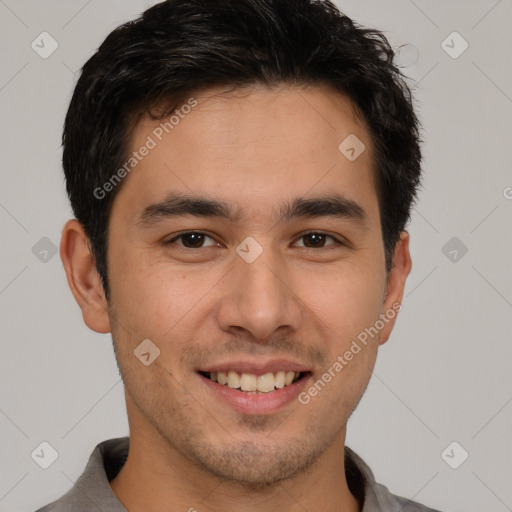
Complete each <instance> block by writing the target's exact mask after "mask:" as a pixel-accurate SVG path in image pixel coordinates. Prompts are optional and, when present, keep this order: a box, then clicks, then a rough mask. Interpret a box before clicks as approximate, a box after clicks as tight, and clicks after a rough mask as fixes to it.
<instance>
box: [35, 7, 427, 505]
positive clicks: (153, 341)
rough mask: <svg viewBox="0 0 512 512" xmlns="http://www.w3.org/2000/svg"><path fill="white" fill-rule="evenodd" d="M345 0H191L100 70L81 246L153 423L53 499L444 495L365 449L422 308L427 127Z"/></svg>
mask: <svg viewBox="0 0 512 512" xmlns="http://www.w3.org/2000/svg"><path fill="white" fill-rule="evenodd" d="M393 57H394V54H393V51H392V50H391V48H390V47H389V44H388V42H387V40H386V39H385V37H384V36H383V35H382V34H381V33H379V32H377V31H373V30H367V29H362V28H360V27H358V26H357V25H355V24H354V23H353V22H352V21H351V20H350V19H349V18H347V17H346V16H344V15H342V14H341V13H340V12H339V11H338V10H337V9H336V7H335V6H334V5H333V4H331V3H329V2H327V1H323V2H319V1H315V2H313V1H311V0H224V1H216V2H196V1H194V0H171V1H167V2H162V3H160V4H157V5H156V6H154V7H152V8H151V9H149V10H147V11H146V12H145V13H144V14H143V15H142V16H141V18H139V19H137V20H135V21H133V22H129V23H127V24H125V25H123V26H121V27H118V28H117V29H116V30H114V31H113V32H112V33H111V34H110V35H109V36H108V37H107V38H106V40H105V41H104V42H103V44H102V45H101V46H100V48H99V50H98V51H97V53H96V54H95V55H94V56H93V57H92V58H91V59H90V60H89V61H88V62H87V63H86V64H85V66H84V68H83V70H82V74H81V77H80V79H79V81H78V83H77V86H76V89H75V92H74V95H73V98H72V100H71V104H70V107H69V111H68V114H67V117H66V122H65V127H64V135H63V146H64V156H63V165H64V171H65V175H66V183H67V191H68V194H69V197H70V200H71V204H72V206H73V209H74V213H75V216H76V219H73V220H70V221H69V222H68V223H67V224H66V225H65V227H64V229H63V232H62V240H61V258H62V261H63V264H64V267H65V270H66V274H67V279H68V283H69V286H70V288H71V291H72V293H73V295H74V297H75V299H76V300H77V302H78V304H79V306H80V308H81V310H82V313H83V318H84V322H85V323H86V324H87V326H88V327H89V328H91V329H92V330H94V331H96V332H99V333H108V332H111V333H112V338H113V343H114V349H115V353H116V359H117V363H118V366H119V370H120V373H121V375H122V378H123V382H124V385H125V393H126V407H127V413H128V420H129V426H130V437H129V439H128V438H119V439H113V440H108V441H105V442H103V443H101V444H99V445H98V446H97V447H96V448H95V450H94V451H93V453H92V455H91V458H90V460H89V463H88V465H87V467H86V469H85V471H84V473H83V474H82V476H81V477H80V478H79V479H78V481H77V482H76V484H75V485H74V486H73V488H72V489H70V491H69V492H68V493H67V494H66V495H65V496H63V497H62V498H60V499H59V500H57V501H55V502H54V503H52V504H50V505H47V506H46V507H43V508H42V509H40V510H41V511H45V512H46V511H64V510H66V511H76V512H78V511H80V512H81V511H86V510H87V511H90V510H104V511H107V510H108V511H124V510H129V511H130V512H142V511H144V512H153V511H158V512H162V511H164V510H168V511H178V510H183V511H186V510H188V511H194V510H197V511H199V512H202V511H205V512H206V511H214V510H225V511H242V510H243V511H255V510H268V511H271V510H280V511H287V512H288V511H299V510H301V511H303V510H308V511H317V510H321V511H335V510H336V511H340V510H342V511H347V512H355V511H364V512H374V511H399V510H402V511H409V512H411V511H423V512H425V511H431V510H432V509H430V508H427V507H425V506H423V505H420V504H418V503H415V502H412V501H409V500H407V499H405V498H401V497H398V496H395V495H394V494H391V493H390V492H389V491H388V489H387V488H386V487H384V486H382V485H379V484H377V483H376V482H375V479H374V476H373V474H372V472H371V470H370V469H369V467H368V466H367V465H366V464H365V463H364V462H363V460H362V459H361V458H359V457H358V456H357V455H356V454H355V453H354V452H353V451H351V450H350V449H349V448H348V447H345V438H346V426H347V421H348V419H349V417H350V415H351V413H352V412H353V410H354V409H355V407H356V405H357V403H358V402H359V400H360V399H361V397H362V395H363V393H364V391H365V389H366V386H367V384H368V382H369V379H370V377H371V374H372V370H373V367H374V363H375V359H376V355H377V350H378V347H379V346H380V345H381V344H383V343H385V342H386V341H387V340H388V338H389V336H390V333H391V330H392V328H393V326H394V323H395V321H396V317H397V314H398V311H399V310H400V309H401V300H402V295H403V290H404V285H405V281H406V278H407V276H408V274H409V272H410V269H411V258H410V254H409V235H408V233H407V231H406V230H405V229H404V228H405V226H406V223H407V222H408V219H409V215H410V209H411V205H412V203H413V201H414V198H415V194H416V190H417V188H418V186H419V183H420V161H421V153H420V139H419V124H418V120H417V117H416V115H415V113H414V110H413V107H412V101H411V97H410V92H409V89H408V88H407V86H406V84H405V82H404V81H403V79H402V77H401V75H400V73H399V71H398V69H397V68H396V67H395V65H394V64H393Z"/></svg>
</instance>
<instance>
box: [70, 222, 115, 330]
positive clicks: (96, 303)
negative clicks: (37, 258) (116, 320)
mask: <svg viewBox="0 0 512 512" xmlns="http://www.w3.org/2000/svg"><path fill="white" fill-rule="evenodd" d="M60 258H61V260H62V263H63V265H64V270H65V271H66V278H67V280H68V285H69V288H70V290H71V293H72V294H73V296H74V297H75V300H76V301H77V303H78V305H79V306H80V309H81V310H82V317H83V319H84V322H85V324H86V325H87V327H89V329H92V330H93V331H96V332H99V333H107V332H110V322H109V318H108V313H107V306H108V304H107V300H106V298H105V293H104V290H103V285H102V283H101V278H100V276H99V274H98V272H97V270H96V262H95V260H94V257H93V254H92V252H91V250H90V243H89V239H88V237H87V235H86V234H85V231H84V229H83V227H82V224H80V222H78V221H77V220H76V219H71V220H69V221H68V222H66V224H65V225H64V228H63V229H62V236H61V241H60Z"/></svg>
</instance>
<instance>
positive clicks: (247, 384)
mask: <svg viewBox="0 0 512 512" xmlns="http://www.w3.org/2000/svg"><path fill="white" fill-rule="evenodd" d="M299 375H300V373H299V372H285V371H284V370H280V371H278V372H276V373H265V374H264V375H255V374H254V373H238V372H235V371H229V372H211V373H210V379H211V380H213V381H214V382H218V383H219V384H222V385H224V386H226V385H227V386H229V387H230V388H233V389H238V388H241V389H242V391H261V392H262V393H268V392H270V391H274V389H275V388H277V389H281V388H284V386H288V385H289V384H291V383H292V382H293V381H294V380H296V379H297V378H298V377H299Z"/></svg>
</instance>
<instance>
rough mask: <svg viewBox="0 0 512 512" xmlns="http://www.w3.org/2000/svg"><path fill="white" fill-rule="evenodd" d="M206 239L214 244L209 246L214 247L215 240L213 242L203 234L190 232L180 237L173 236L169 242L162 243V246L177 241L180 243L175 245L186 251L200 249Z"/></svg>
mask: <svg viewBox="0 0 512 512" xmlns="http://www.w3.org/2000/svg"><path fill="white" fill-rule="evenodd" d="M207 238H209V239H210V240H212V241H213V242H214V244H210V245H215V243H216V242H215V240H213V238H212V237H210V236H208V235H207V234H205V233H201V232H198V231H190V232H187V233H182V234H181V235H178V236H175V237H174V238H172V239H171V240H168V241H166V242H164V245H171V244H174V243H175V242H176V241H177V240H181V241H182V243H179V244H177V245H180V246H182V247H185V248H186V249H201V248H202V247H203V243H204V241H205V239H207ZM206 247H208V246H206Z"/></svg>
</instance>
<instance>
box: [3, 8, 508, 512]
mask: <svg viewBox="0 0 512 512" xmlns="http://www.w3.org/2000/svg"><path fill="white" fill-rule="evenodd" d="M152 3H154V2H149V1H147V2H143V1H135V0H130V1H125V0H117V1H104V2H100V1H99V0H89V1H83V0H68V1H66V2H64V1H60V2H58V1H55V0H52V1H40V0H38V1H36V0H34V1H28V0H19V1H15V0H0V34H1V36H0V37H1V74H0V105H1V109H2V110H1V112H2V114H1V116H2V128H1V130H2V131H1V136H0V140H1V144H2V148H1V153H0V154H1V169H2V170H1V187H0V224H1V229H2V231H1V233H2V243H1V267H0V308H1V309H0V312H1V313H0V314H1V324H0V325H1V343H2V345H1V357H0V433H1V436H0V510H1V511H12V512H30V511H33V510H35V509H36V508H38V507H39V506H42V505H43V504H46V503H48V502H49V501H52V500H54V499H56V498H57V497H59V496H60V495H61V494H62V493H64V492H65V491H66V490H67V489H68V488H69V487H70V486H71V485H72V482H74V481H75V480H76V478H77V477H78V476H79V474H80V473H81V472H82V470H83V468H84V466H85V463H86V461H87V458H88V457H89V454H90V452H91V451H92V449H93V448H94V446H95V445H96V444H97V443H98V442H100V441H102V440H104V439H108V438H111V437H117V436H123V435H127V433H128V426H127V420H126V411H125V406H124V396H123V386H122V383H121V381H120V378H119V375H118V373H117V367H116V364H115V360H114V356H113V350H112V347H111V339H110V335H100V334H96V333H94V332H92V331H89V330H88V329H87V327H86V326H85V325H84V324H83V322H82V318H81V314H80V310H79V308H78V306H77V305H76V303H75V301H74V299H73V297H72V295H71V293H70V291H69V289H68V286H67V283H66V280H65V274H64V271H63V268H62V264H61V261H60V258H59V255H58V254H55V255H54V256H53V257H50V256H51V253H50V254H49V255H48V257H47V258H48V261H46V262H43V261H40V259H39V258H38V257H36V255H35V254H33V252H32V248H33V246H34V245H35V244H36V243H37V242H38V241H39V240H40V239H41V238H43V237H47V238H49V239H50V240H51V241H52V242H53V244H55V246H58V244H59V239H60V230H61V228H62V226H63V224H64V222H65V221H66V220H67V219H68V218H69V217H71V210H70V207H69V205H68V202H67V197H66V195H65V189H64V181H63V175H62V171H61V163H60V159H61V148H60V137H61V130H62V124H63V119H64V115H65V112H66V109H67V105H68V102H69V99H70V96H71V93H72V90H73V87H74V84H75V82H76V77H75V76H74V72H76V71H78V70H79V69H80V67H81V66H82V65H83V64H84V63H85V61H86V59H87V58H88V57H89V56H90V55H91V54H92V53H93V52H94V51H95V49H96V48H97V47H98V46H99V44H100V43H101V42H102V41H103V39H104V38H105V37H106V36H107V34H108V33H109V32H110V31H111V30H113V29H114V28H115V27H116V26H118V25H119V24H120V23H122V22H124V21H127V20H128V19H132V18H133V17H135V16H136V15H138V14H139V13H140V12H142V11H143V10H144V9H145V8H146V7H149V6H150V5H151V4H152ZM338 5H339V6H340V8H341V9H342V10H344V11H345V12H346V13H347V14H348V15H350V16H352V17H354V18H355V19H356V20H357V21H358V22H360V23H362V24H363V25H368V26H370V27H374V28H379V29H382V30H384V31H385V33H386V34H387V35H388V37H389V38H390V40H391V42H392V43H393V44H394V45H399V44H403V43H409V45H410V46H407V47H406V48H405V49H404V51H403V52H402V54H401V57H400V59H401V62H402V63H403V64H404V65H405V66H407V67H406V73H407V74H409V76H411V77H412V78H413V79H415V80H416V81H418V82H419V86H418V88H417V90H416V93H415V94H416V99H417V103H418V108H419V114H420V117H421V120H422V122H423V126H424V138H425V146H424V155H425V162H424V172H425V178H424V188H423V190H422V191H421V193H420V200H419V203H418V204H417V207H416V208H415V210H414V214H413V219H412V222H411V224H410V226H409V231H410V233H411V250H412V257H413V270H412V273H411V275H410V277H409V280H408V284H407V287H406V293H405V295H406V296H405V298H404V309H403V311H402V313H401V314H400V318H399V320H398V323H397V325H396V328H395V331H394V333H393V335H392V337H391V339H390V341H389V342H388V343H387V344H386V345H384V346H383V347H382V349H381V350H380V353H379V357H378V360H377V365H376V368H375V372H374V376H373V378H372V380H371V383H370V385H369V388H368V390H367V393H366V395H365V398H364V399H363V400H362V402H361V404H360V406H359V408H358V409H357V411H356V413H355V414H354V416H353V417H352V419H351V420H350V422H349V432H348V439H347V444H348V445H349V446H350V447H352V448H353V449H355V450H356V451H357V452H358V453H359V454H360V455H361V456H362V457H363V458H364V459H365V460H366V461H367V462H368V464H369V465H370V466H371V467H372V469H373V470H374V472H375V475H376V478H377V480H378V481H380V482H382V483H384V484H385V485H387V486H388V487H389V488H390V490H391V491H392V492H395V493H397V494H400V495H403V496H406V497H409V498H414V499H415V500H417V501H420V502H424V503H426V504H428V505H430V506H432V507H435V508H440V509H441V510H446V511H467V512H477V511H482V510H485V511H486V512H490V511H496V512H502V511H506V510H512V485H511V484H512V439H511V434H510V433H511V432H512V428H511V426H512V386H511V383H512V372H511V362H512V358H511V356H512V344H511V343H510V334H511V318H512V317H511V312H512V282H511V281H512V280H511V272H510V270H511V266H510V263H511V258H510V257H511V254H512V251H511V241H512V229H511V228H512V226H511V209H512V200H511V199H507V197H506V196H507V195H508V197H509V198H510V197H511V196H512V189H510V188H507V187H512V175H511V172H510V167H511V161H512V158H511V143H512V139H511V135H512V133H511V132H512V130H511V124H512V122H511V119H512V117H511V111H512V79H511V69H512V66H511V64H512V63H511V49H512V41H511V10H512V7H511V2H510V0H500V1H496V0H479V1H467V0H466V1H462V0H459V1H451V2H445V1H429V2H427V1H425V0H421V1H420V0H415V1H414V2H413V1H412V0H394V1H385V2H384V1H382V0H371V1H369V0H365V1H361V0H360V1H357V0H350V1H339V2H338ZM43 31H47V32H49V33H50V34H51V35H52V37H53V38H55V40H56V41H57V42H58V45H59V47H58V49H57V50H56V51H55V53H53V54H52V55H51V56H50V57H49V58H48V59H42V58H41V57H39V55H38V54H36V53H35V52H34V51H33V50H32V48H31V42H32V41H33V40H34V39H36V38H37V36H38V35H39V34H40V33H41V32H43ZM453 31H457V32H459V33H460V34H461V35H462V37H463V38H464V39H465V40H466V41H467V42H468V43H469V48H468V49H467V50H466V51H465V52H464V53H463V54H462V55H461V56H460V57H459V58H457V59H453V58H452V57H450V56H449V55H448V54H447V53H446V52H445V51H444V50H443V48H442V46H441V43H442V41H443V40H444V39H445V38H446V37H447V36H448V35H449V34H451V33H452V32H453ZM449 44H452V43H449ZM455 44H459V43H455V42H454V43H453V45H455ZM452 237H457V238H458V239H459V240H460V241H461V242H462V243H463V244H464V245H465V246H466V247H467V249H468V251H467V253H466V254H465V255H464V256H462V257H460V254H461V253H460V252H459V253H458V255H459V257H458V261H456V262H453V261H451V260H450V259H449V258H448V257H447V256H445V254H444V253H443V252H442V248H443V246H444V245H445V244H446V243H447V242H448V240H450V239H451V238H452ZM36 252H37V251H36ZM42 441H47V442H49V443H50V444H51V445H52V446H53V447H54V448H55V449H56V450H57V452H58V455H59V456H58V459H57V460H56V461H55V463H54V464H53V465H51V466H50V467H49V468H48V469H46V470H44V469H41V468H40V467H39V466H38V465H36V463H35V462H34V461H33V460H32V458H31V456H30V454H31V452H32V451H33V450H34V449H35V448H36V447H37V446H38V445H39V444H40V443H41V442H42ZM452 441H457V442H458V443H459V444H460V445H461V446H462V447H463V448H464V449H465V450H467V452H468V453H469V457H468V459H467V460H466V461H465V462H464V463H463V464H462V465H461V466H460V467H459V468H458V469H452V468H451V467H449V466H448V465H447V463H446V462H445V461H444V460H443V458H442V457H441V453H442V452H443V450H444V449H445V448H446V447H447V446H448V445H449V444H450V443H451V442H452ZM454 457H455V458H456V457H459V455H458V452H454ZM310 512H314V511H310Z"/></svg>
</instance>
